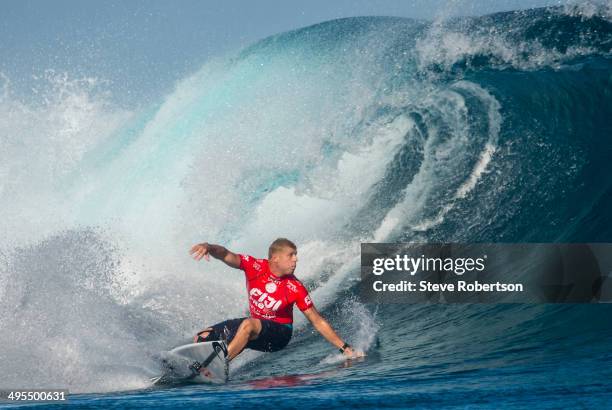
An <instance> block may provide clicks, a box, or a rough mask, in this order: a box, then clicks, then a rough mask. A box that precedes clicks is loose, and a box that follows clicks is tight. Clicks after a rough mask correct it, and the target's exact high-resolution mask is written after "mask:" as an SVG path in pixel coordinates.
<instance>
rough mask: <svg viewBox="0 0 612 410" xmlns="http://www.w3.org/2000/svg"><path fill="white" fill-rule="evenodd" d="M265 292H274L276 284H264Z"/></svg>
mask: <svg viewBox="0 0 612 410" xmlns="http://www.w3.org/2000/svg"><path fill="white" fill-rule="evenodd" d="M266 292H268V293H274V292H276V284H275V283H273V282H268V283H266Z"/></svg>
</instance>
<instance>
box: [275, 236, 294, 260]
mask: <svg viewBox="0 0 612 410" xmlns="http://www.w3.org/2000/svg"><path fill="white" fill-rule="evenodd" d="M285 248H292V249H293V250H296V251H297V246H295V244H294V243H293V242H291V241H290V240H289V239H287V238H277V239H275V240H274V242H272V243H271V244H270V247H269V248H268V259H270V258H272V255H273V254H275V253H276V252H279V251H281V250H282V249H285Z"/></svg>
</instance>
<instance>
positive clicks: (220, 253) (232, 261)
mask: <svg viewBox="0 0 612 410" xmlns="http://www.w3.org/2000/svg"><path fill="white" fill-rule="evenodd" d="M189 253H190V254H191V256H192V257H193V259H195V260H197V261H199V260H201V259H202V258H206V260H207V261H209V260H210V256H212V257H213V258H215V259H219V260H220V261H222V262H224V263H225V264H226V265H227V266H231V267H232V268H236V269H240V256H238V255H237V254H235V253H233V252H231V251H230V250H228V249H227V248H225V247H224V246H221V245H213V244H212V243H208V242H204V243H199V244H197V245H193V246H192V247H191V250H190V251H189Z"/></svg>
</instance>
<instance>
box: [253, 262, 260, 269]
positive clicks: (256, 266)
mask: <svg viewBox="0 0 612 410" xmlns="http://www.w3.org/2000/svg"><path fill="white" fill-rule="evenodd" d="M253 269H255V270H261V265H260V264H259V263H257V262H253Z"/></svg>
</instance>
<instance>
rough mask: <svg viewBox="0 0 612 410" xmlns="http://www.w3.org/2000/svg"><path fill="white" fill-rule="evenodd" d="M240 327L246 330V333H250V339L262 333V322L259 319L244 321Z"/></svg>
mask: <svg viewBox="0 0 612 410" xmlns="http://www.w3.org/2000/svg"><path fill="white" fill-rule="evenodd" d="M240 327H241V328H243V329H244V331H245V332H248V334H249V336H250V337H253V336H257V335H259V332H260V331H261V322H260V321H259V319H253V318H247V319H244V320H243V321H242V323H241V324H240Z"/></svg>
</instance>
